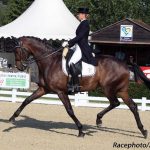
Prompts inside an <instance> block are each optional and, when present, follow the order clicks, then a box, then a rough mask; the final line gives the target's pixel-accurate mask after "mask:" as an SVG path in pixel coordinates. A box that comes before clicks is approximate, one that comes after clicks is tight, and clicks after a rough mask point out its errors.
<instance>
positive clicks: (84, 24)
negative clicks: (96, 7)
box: [62, 8, 97, 92]
mask: <svg viewBox="0 0 150 150" xmlns="http://www.w3.org/2000/svg"><path fill="white" fill-rule="evenodd" d="M88 15H89V9H88V8H78V15H77V17H78V19H79V20H80V24H79V26H78V27H77V29H76V37H75V38H73V39H71V40H69V41H68V42H64V43H63V44H62V46H63V47H66V46H68V47H74V48H75V52H74V54H73V56H72V57H71V59H70V61H69V67H70V73H71V75H72V77H73V78H74V80H75V83H74V85H73V86H72V88H73V90H74V91H75V92H78V91H80V87H79V79H78V75H77V73H76V67H75V64H76V63H77V62H78V61H79V60H80V59H81V60H82V61H84V62H86V63H89V64H92V65H94V66H97V62H96V59H95V58H94V57H93V55H92V49H91V47H90V46H89V44H88V36H89V32H90V26H89V21H88V20H87V18H88Z"/></svg>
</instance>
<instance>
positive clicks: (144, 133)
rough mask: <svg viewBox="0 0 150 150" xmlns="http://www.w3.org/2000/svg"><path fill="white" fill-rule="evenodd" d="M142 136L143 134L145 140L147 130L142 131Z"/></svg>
mask: <svg viewBox="0 0 150 150" xmlns="http://www.w3.org/2000/svg"><path fill="white" fill-rule="evenodd" d="M142 134H143V136H144V138H145V139H147V136H148V131H147V130H144V131H143V132H142Z"/></svg>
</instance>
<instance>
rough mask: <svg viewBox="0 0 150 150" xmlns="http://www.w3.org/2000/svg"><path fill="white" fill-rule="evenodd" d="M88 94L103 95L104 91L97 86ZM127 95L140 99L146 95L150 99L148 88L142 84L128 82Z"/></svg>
mask: <svg viewBox="0 0 150 150" xmlns="http://www.w3.org/2000/svg"><path fill="white" fill-rule="evenodd" d="M89 95H90V96H98V97H105V95H104V92H103V90H102V89H101V88H97V89H96V90H94V91H91V92H89ZM129 95H130V97H131V98H137V99H138V98H139V99H140V98H142V97H146V98H147V99H150V90H149V89H148V88H147V87H146V86H145V85H144V84H138V83H135V82H130V85H129Z"/></svg>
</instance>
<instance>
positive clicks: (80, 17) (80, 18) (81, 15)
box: [77, 13, 87, 21]
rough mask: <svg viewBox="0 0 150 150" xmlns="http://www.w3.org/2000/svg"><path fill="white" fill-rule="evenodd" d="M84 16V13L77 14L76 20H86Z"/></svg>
mask: <svg viewBox="0 0 150 150" xmlns="http://www.w3.org/2000/svg"><path fill="white" fill-rule="evenodd" d="M86 16H87V15H86V14H84V13H79V14H78V15H77V17H78V19H79V20H80V21H81V20H84V19H86Z"/></svg>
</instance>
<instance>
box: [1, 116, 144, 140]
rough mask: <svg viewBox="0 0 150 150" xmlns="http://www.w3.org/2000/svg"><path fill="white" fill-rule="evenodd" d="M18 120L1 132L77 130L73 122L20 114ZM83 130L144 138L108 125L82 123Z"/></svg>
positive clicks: (138, 134) (135, 133) (91, 134)
mask: <svg viewBox="0 0 150 150" xmlns="http://www.w3.org/2000/svg"><path fill="white" fill-rule="evenodd" d="M20 117H21V119H20V120H16V121H15V122H14V123H13V126H11V127H9V128H7V129H5V130H3V132H9V131H11V130H13V129H16V128H34V129H40V130H45V131H50V132H54V133H57V134H66V135H70V136H76V135H74V134H69V133H64V132H60V131H57V129H73V130H77V128H76V125H75V124H74V123H66V122H53V121H41V120H37V119H34V118H30V117H28V116H20ZM0 122H3V123H9V122H8V120H6V119H0ZM83 127H84V132H85V133H86V135H87V136H94V133H96V132H108V133H113V134H120V135H124V136H131V137H138V138H144V137H143V136H142V135H141V133H140V132H133V131H128V130H122V129H117V128H108V127H99V128H98V127H97V126H92V125H85V124H84V125H83Z"/></svg>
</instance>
